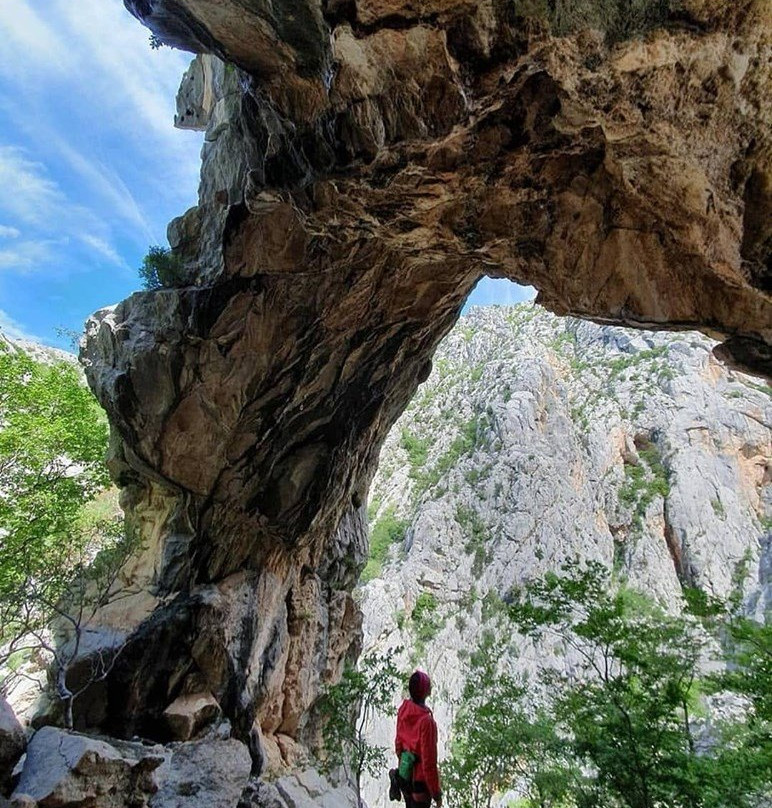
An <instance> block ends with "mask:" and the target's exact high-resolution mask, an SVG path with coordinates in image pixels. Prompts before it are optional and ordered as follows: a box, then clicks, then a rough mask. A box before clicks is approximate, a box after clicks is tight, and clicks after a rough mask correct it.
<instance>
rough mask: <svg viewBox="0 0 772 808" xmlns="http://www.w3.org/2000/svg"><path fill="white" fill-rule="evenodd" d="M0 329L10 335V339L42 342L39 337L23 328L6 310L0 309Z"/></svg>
mask: <svg viewBox="0 0 772 808" xmlns="http://www.w3.org/2000/svg"><path fill="white" fill-rule="evenodd" d="M0 331H2V332H3V334H5V335H6V337H10V338H11V339H24V340H30V341H32V342H42V340H41V339H40V337H36V336H35V335H34V334H30V333H29V332H27V331H26V330H25V329H24V326H23V325H22V324H21V323H20V322H19V321H18V320H14V319H13V317H11V316H10V314H8V313H7V312H5V311H3V310H2V309H0Z"/></svg>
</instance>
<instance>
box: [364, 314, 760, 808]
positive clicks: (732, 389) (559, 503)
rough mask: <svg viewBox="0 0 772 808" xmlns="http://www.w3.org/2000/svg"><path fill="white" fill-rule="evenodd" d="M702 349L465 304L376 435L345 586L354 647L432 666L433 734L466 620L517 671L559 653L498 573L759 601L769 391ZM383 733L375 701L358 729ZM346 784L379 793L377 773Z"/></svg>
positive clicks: (371, 797) (756, 611)
mask: <svg viewBox="0 0 772 808" xmlns="http://www.w3.org/2000/svg"><path fill="white" fill-rule="evenodd" d="M711 348H712V343H711V341H710V340H708V339H706V338H705V337H703V336H702V335H700V334H696V333H694V332H691V333H688V332H687V333H684V334H681V335H665V334H656V333H652V332H644V331H638V332H636V331H631V330H627V329H621V328H612V327H599V326H596V325H593V324H590V323H583V322H580V321H577V320H572V319H558V318H556V317H553V316H552V315H550V314H548V313H547V312H545V311H544V310H542V309H540V308H539V307H538V306H534V305H532V304H523V305H521V306H517V307H514V308H507V309H504V308H490V309H472V311H471V312H470V314H469V315H468V316H466V317H463V318H462V319H461V320H460V321H459V324H458V325H457V327H456V328H455V329H454V331H453V332H451V334H450V335H449V336H448V338H447V339H446V340H445V342H444V343H443V344H442V346H441V347H440V349H439V350H438V352H437V354H436V357H435V369H434V371H433V372H432V374H431V376H430V377H429V379H428V380H427V381H426V383H425V384H424V385H422V386H421V388H420V389H419V392H418V394H417V395H416V397H415V398H414V399H413V401H412V402H411V404H410V405H409V407H408V409H407V411H406V412H405V414H404V415H403V416H402V417H401V418H400V420H399V421H398V422H397V424H396V425H395V427H394V429H393V430H392V432H391V433H390V435H389V437H388V438H387V440H386V443H385V445H384V449H383V451H382V453H381V460H380V466H379V469H378V472H377V474H376V477H375V479H374V481H373V485H372V499H371V516H372V520H373V536H374V537H380V541H379V543H378V544H376V546H375V547H374V548H373V557H372V558H371V560H370V562H369V564H368V566H367V568H366V571H365V572H366V574H365V578H367V579H369V581H368V583H366V584H365V585H364V586H363V587H362V589H361V604H362V610H363V613H364V633H365V649H366V650H367V651H372V650H375V651H377V652H378V653H383V652H385V651H386V650H387V649H389V648H392V649H394V648H401V649H404V650H403V651H401V652H400V653H399V654H398V655H396V658H395V661H397V662H398V664H400V665H401V666H402V667H404V668H405V669H407V668H409V667H410V666H411V665H418V666H420V667H422V668H424V669H425V670H427V671H428V672H429V673H430V674H431V675H432V676H433V677H434V682H435V687H434V693H433V697H432V705H431V706H432V708H433V710H434V712H435V715H436V716H437V719H438V723H439V727H440V737H441V739H442V740H443V741H447V739H448V737H449V732H450V728H451V724H452V718H453V714H454V709H455V705H457V704H458V700H459V698H460V697H461V693H462V691H463V686H464V683H465V681H466V677H467V672H468V669H469V654H470V653H471V652H473V651H474V650H475V649H476V648H477V647H478V645H479V644H480V643H481V640H482V638H483V637H484V636H485V634H486V632H490V633H492V634H493V636H496V637H498V638H507V639H508V641H509V643H510V648H511V654H512V658H511V664H512V669H513V670H515V671H517V672H519V673H524V674H529V675H530V676H531V680H530V681H531V682H535V681H537V677H535V676H534V675H533V674H535V673H536V672H538V671H540V670H542V669H543V668H544V667H554V668H557V669H558V670H560V671H562V672H567V671H570V670H571V665H572V659H571V656H570V653H568V652H567V651H566V649H564V648H560V647H559V644H558V646H555V644H554V643H553V642H552V640H549V641H546V642H545V643H544V644H542V645H534V644H533V643H531V642H530V641H529V640H526V639H525V638H522V637H520V636H517V635H516V634H513V629H512V625H511V623H509V622H508V621H507V620H506V618H505V617H504V618H503V617H502V615H503V613H504V612H505V606H504V604H505V601H506V599H507V597H508V594H509V593H510V592H511V591H512V589H513V588H517V587H518V586H521V585H522V584H523V583H524V582H525V581H526V580H529V579H532V578H537V577H540V576H542V575H543V574H545V573H546V572H548V571H555V570H558V569H559V568H560V566H561V565H562V564H564V563H571V564H573V563H576V562H577V561H578V562H579V563H582V562H584V561H588V560H592V561H597V562H600V563H602V564H603V565H604V566H606V567H607V568H608V569H609V570H612V571H613V574H614V575H615V577H616V578H617V579H618V580H619V579H621V580H624V581H626V583H627V584H628V585H629V586H630V587H631V588H633V589H635V590H638V591H640V592H642V593H644V594H646V595H648V596H650V597H652V598H654V599H655V600H656V601H658V602H659V603H660V604H661V605H663V606H664V607H666V608H667V609H671V610H672V609H679V608H680V606H681V603H682V600H681V592H682V587H683V586H691V587H699V588H701V589H702V590H704V591H705V592H708V593H710V594H711V595H712V596H715V597H719V598H724V599H726V598H728V597H730V596H732V595H735V594H738V595H739V596H740V598H741V600H742V599H744V602H745V605H746V609H747V610H748V612H749V613H751V614H753V615H755V616H756V617H757V618H758V619H760V620H764V619H765V616H767V615H768V614H769V612H770V610H771V609H772V577H770V561H772V473H771V472H772V399H770V393H771V392H772V390H771V389H770V388H769V387H765V386H764V385H760V384H758V383H757V382H756V381H755V380H754V379H753V378H752V377H749V376H745V375H743V374H740V373H735V372H732V371H727V369H726V368H724V367H722V366H721V365H720V364H719V363H718V362H717V361H716V360H715V359H714V358H713V356H712V355H711ZM383 536H387V537H390V538H391V540H392V541H391V542H389V541H388V540H387V541H386V542H385V543H384V541H383V539H382V537H383ZM393 731H394V716H393V715H391V716H384V717H382V718H381V719H380V720H379V721H378V722H376V726H375V727H374V729H373V736H372V740H373V741H374V742H376V743H378V744H380V745H382V746H384V747H385V748H387V749H388V748H390V746H391V742H392V737H393ZM366 795H367V802H368V805H370V806H371V808H375V806H385V805H386V800H385V796H384V789H383V784H382V783H374V784H369V786H368V788H367V791H366Z"/></svg>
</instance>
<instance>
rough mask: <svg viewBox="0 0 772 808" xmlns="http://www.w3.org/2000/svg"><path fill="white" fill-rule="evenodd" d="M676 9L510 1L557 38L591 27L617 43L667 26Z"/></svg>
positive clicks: (632, 1)
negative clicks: (544, 23)
mask: <svg viewBox="0 0 772 808" xmlns="http://www.w3.org/2000/svg"><path fill="white" fill-rule="evenodd" d="M679 6H680V3H679V2H677V1H676V0H513V5H512V10H513V13H514V14H515V15H516V16H520V17H537V18H539V19H542V20H544V21H545V22H546V23H548V25H549V26H550V29H551V30H552V32H553V33H554V34H556V35H558V36H564V35H566V34H570V33H573V32H575V31H581V30H582V29H583V28H594V29H596V30H598V31H602V32H604V33H605V34H606V37H607V39H608V40H609V41H611V42H619V41H621V40H625V39H631V38H633V37H637V36H641V35H643V34H645V33H646V32H647V31H650V30H652V29H654V28H659V27H662V26H663V25H665V24H667V22H668V20H669V17H670V14H671V13H672V12H674V11H677V9H678V7H679Z"/></svg>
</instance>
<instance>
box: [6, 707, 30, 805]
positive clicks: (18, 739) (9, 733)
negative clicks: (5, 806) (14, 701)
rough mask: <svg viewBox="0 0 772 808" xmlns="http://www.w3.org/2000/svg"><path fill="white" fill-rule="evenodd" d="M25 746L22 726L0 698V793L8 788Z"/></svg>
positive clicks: (25, 737) (25, 739) (25, 741)
mask: <svg viewBox="0 0 772 808" xmlns="http://www.w3.org/2000/svg"><path fill="white" fill-rule="evenodd" d="M26 746H27V736H26V735H25V733H24V728H23V727H22V725H21V724H20V723H19V720H18V719H17V718H16V715H15V714H14V712H13V710H12V709H11V706H10V705H9V704H8V702H7V701H6V700H5V699H4V698H0V794H2V793H5V790H6V789H7V788H8V786H9V784H10V781H11V773H12V772H13V768H14V766H15V765H16V761H17V760H18V759H19V758H20V757H21V756H22V754H23V753H24V749H25V748H26Z"/></svg>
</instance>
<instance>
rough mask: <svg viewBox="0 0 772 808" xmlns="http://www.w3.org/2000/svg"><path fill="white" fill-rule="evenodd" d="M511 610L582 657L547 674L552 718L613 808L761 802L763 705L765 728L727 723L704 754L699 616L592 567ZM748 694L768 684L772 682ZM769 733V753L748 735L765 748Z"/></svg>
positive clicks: (540, 585)
mask: <svg viewBox="0 0 772 808" xmlns="http://www.w3.org/2000/svg"><path fill="white" fill-rule="evenodd" d="M510 614H511V617H512V619H513V620H514V622H515V624H516V625H517V626H518V628H519V629H520V630H521V631H522V632H523V633H525V634H527V635H529V636H532V637H535V638H541V637H544V636H545V635H550V636H552V637H554V638H557V639H559V640H560V641H562V642H563V643H564V644H565V645H566V647H567V648H568V649H569V650H570V653H571V654H572V655H573V657H575V658H576V659H577V660H578V662H577V664H576V666H575V668H574V670H573V671H572V672H571V674H570V675H565V674H564V675H561V674H557V673H553V674H552V675H551V676H548V677H547V681H548V683H549V685H550V689H551V690H552V692H554V693H556V697H555V701H554V705H553V709H554V715H555V721H556V723H557V724H558V726H562V727H564V729H565V731H566V733H567V734H568V735H569V736H570V737H571V738H572V739H573V751H574V754H575V755H576V758H577V760H578V761H581V762H583V763H585V764H590V765H591V767H592V769H593V770H594V771H595V772H596V776H595V779H596V783H597V785H598V789H599V792H601V793H602V792H606V793H607V794H608V795H610V797H612V798H613V800H612V802H610V803H608V798H607V804H611V805H622V806H627V808H655V806H660V805H667V806H669V807H670V808H678V807H679V806H684V807H685V806H706V807H707V806H714V807H715V808H718V806H728V805H732V804H733V805H750V804H752V802H753V800H754V799H755V798H757V797H758V795H759V794H760V789H762V788H763V787H764V786H763V780H762V779H761V774H760V772H761V771H762V770H763V768H764V766H763V757H764V756H765V757H766V760H767V763H768V761H769V759H770V747H769V734H768V729H769V726H768V721H766V720H765V719H764V716H763V711H759V710H756V711H755V713H754V720H755V721H760V722H762V723H763V725H764V726H765V729H764V731H763V732H761V733H758V732H756V733H752V732H750V730H749V727H748V726H747V725H743V723H742V722H735V723H727V724H726V725H725V726H723V727H720V728H718V729H720V732H717V731H715V730H714V733H713V735H712V737H711V738H710V745H709V748H703V749H702V751H701V752H700V753H698V751H697V741H698V740H699V737H698V734H697V733H696V731H695V726H694V721H693V710H694V706H695V705H694V698H695V691H696V687H695V686H696V684H697V681H698V678H699V675H700V661H701V658H702V656H703V654H704V653H705V633H704V631H702V630H701V627H700V626H699V625H698V624H697V623H696V621H695V620H693V619H692V618H691V617H689V616H688V615H687V616H686V617H674V616H671V615H667V614H664V613H663V612H662V611H661V610H660V609H658V608H657V607H656V606H655V605H654V604H653V603H651V602H650V601H648V600H647V599H645V598H644V597H643V596H641V595H638V594H635V593H632V592H629V591H627V590H624V589H619V590H616V591H614V590H613V588H612V587H611V582H610V580H609V575H608V572H607V571H606V570H605V568H603V567H602V566H601V565H599V564H593V563H591V564H588V565H587V567H586V568H585V569H583V570H573V569H571V568H570V567H564V569H563V574H561V575H558V574H554V573H553V574H549V575H547V576H545V578H544V579H543V580H539V581H534V582H531V583H530V584H528V585H527V586H526V587H525V588H524V589H523V590H522V591H520V592H517V593H514V598H513V603H512V605H511V606H510ZM753 631H754V634H755V629H754V630H753ZM759 631H760V632H761V633H762V634H763V630H762V629H759ZM743 670H744V671H749V668H748V665H747V664H746V665H744V666H743ZM767 673H768V669H767ZM745 675H746V674H745V673H744V674H743V676H745ZM761 678H762V679H763V678H764V677H763V671H762V677H761ZM750 681H753V679H751V680H750ZM723 684H725V685H726V684H728V681H726V680H725V681H724V682H723ZM749 689H750V690H751V691H755V690H761V691H763V690H765V689H766V690H768V689H769V678H768V677H767V679H766V682H765V683H763V684H762V683H761V682H756V683H755V684H753V685H751V686H750V687H749ZM764 734H766V739H767V740H766V746H765V747H764V751H763V752H762V753H761V755H760V754H759V752H758V749H756V748H754V746H752V745H751V744H750V743H749V741H750V740H751V736H753V740H754V743H755V744H758V743H759V742H760V741H763V736H764ZM704 746H705V744H704V743H703V747H704Z"/></svg>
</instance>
